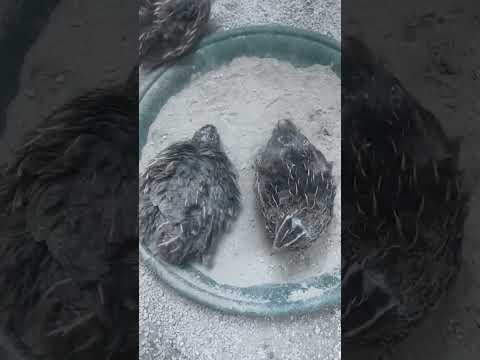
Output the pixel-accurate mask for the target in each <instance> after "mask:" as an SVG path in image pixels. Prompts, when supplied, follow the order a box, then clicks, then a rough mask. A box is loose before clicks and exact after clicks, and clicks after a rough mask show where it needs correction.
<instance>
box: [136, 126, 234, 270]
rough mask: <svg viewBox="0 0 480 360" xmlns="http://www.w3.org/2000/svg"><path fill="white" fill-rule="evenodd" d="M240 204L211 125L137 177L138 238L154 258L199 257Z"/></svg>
mask: <svg viewBox="0 0 480 360" xmlns="http://www.w3.org/2000/svg"><path fill="white" fill-rule="evenodd" d="M239 208H240V192H239V190H238V184H237V175H236V172H235V169H234V167H233V165H232V163H231V162H230V160H229V159H228V157H227V155H226V154H225V153H224V152H223V150H222V149H221V143H220V137H219V135H218V133H217V130H216V128H215V127H214V126H211V125H207V126H204V127H202V128H201V129H200V130H198V131H197V132H196V133H195V135H194V136H193V138H192V139H190V140H186V141H181V142H177V143H174V144H172V145H170V146H168V147H167V148H166V149H164V150H163V151H161V152H160V153H159V154H158V155H157V156H156V157H155V158H154V160H153V161H152V162H151V163H150V164H149V165H148V166H147V167H146V169H145V171H144V173H143V174H142V175H141V180H140V213H139V216H140V240H141V241H142V243H143V244H144V245H145V246H146V247H147V248H148V249H149V250H150V251H151V253H152V254H153V255H154V256H156V257H157V258H158V259H160V260H163V261H166V262H168V263H171V264H176V265H182V264H184V263H186V262H187V261H190V260H194V259H199V258H202V257H203V256H204V255H206V254H207V252H208V251H209V250H210V248H211V247H212V244H213V243H214V241H215V240H216V239H217V238H218V237H219V236H220V235H221V234H222V233H223V232H224V231H225V230H226V229H227V226H228V225H229V223H230V222H231V221H232V220H233V219H234V218H235V217H236V215H237V214H238V211H239Z"/></svg>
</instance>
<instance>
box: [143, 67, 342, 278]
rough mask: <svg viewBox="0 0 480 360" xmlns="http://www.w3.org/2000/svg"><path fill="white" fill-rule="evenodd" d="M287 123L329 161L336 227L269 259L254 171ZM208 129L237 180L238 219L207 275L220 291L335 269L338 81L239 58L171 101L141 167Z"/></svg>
mask: <svg viewBox="0 0 480 360" xmlns="http://www.w3.org/2000/svg"><path fill="white" fill-rule="evenodd" d="M283 118H289V119H291V120H292V121H293V122H294V123H295V124H296V125H297V126H298V127H299V128H300V129H301V131H302V132H303V133H304V134H305V135H306V136H307V137H308V138H309V139H310V141H311V142H312V143H313V144H314V145H315V146H316V147H317V148H318V149H320V150H321V151H322V152H323V153H324V155H325V156H326V158H327V160H329V161H333V162H334V168H333V173H334V177H335V180H336V184H337V196H336V198H335V207H334V214H335V215H334V219H333V221H332V223H331V224H330V227H329V228H328V231H326V232H325V233H324V234H323V235H322V236H321V237H320V239H319V240H318V241H317V242H316V243H315V245H314V246H313V247H312V248H311V249H309V250H308V251H307V252H306V253H305V254H303V253H299V252H288V253H283V254H278V255H274V256H271V255H270V248H271V243H270V242H269V241H268V239H267V238H266V236H265V233H264V225H263V220H262V219H261V218H260V216H259V215H258V211H257V209H256V206H255V196H254V192H253V176H254V171H253V164H254V159H255V157H256V155H257V153H258V151H259V150H260V149H261V148H262V147H263V146H264V145H265V144H266V142H267V140H268V138H269V137H270V135H271V132H272V130H273V128H274V126H275V125H276V123H277V121H278V120H280V119H283ZM205 124H213V125H215V126H216V127H217V129H218V131H219V134H220V136H221V139H222V143H223V146H224V149H225V151H226V153H227V155H228V156H229V157H230V159H231V160H232V162H233V164H234V165H235V167H236V168H237V171H238V173H239V184H240V190H241V193H242V207H243V209H242V212H241V214H240V217H239V218H238V219H237V221H236V222H235V223H234V224H233V226H232V229H231V231H230V232H229V233H228V234H226V235H225V236H224V237H223V238H222V239H221V240H220V242H219V246H218V248H217V249H216V253H215V256H214V258H213V266H212V267H211V268H209V269H207V268H204V267H201V266H200V265H198V267H199V268H200V269H201V270H202V271H203V272H205V273H208V274H209V276H211V277H212V278H214V279H215V280H217V281H218V282H221V283H226V284H230V285H237V286H249V285H255V284H262V283H272V282H273V283H276V282H290V281H300V280H303V279H306V278H308V277H311V276H312V275H318V274H321V273H327V272H332V271H338V267H339V266H340V200H341V193H340V136H341V126H340V80H339V79H338V77H337V76H336V75H335V74H334V73H333V71H332V70H331V68H330V67H326V66H320V65H315V66H311V67H308V68H303V69H297V68H294V67H293V66H292V65H291V64H288V63H284V62H280V61H278V60H276V59H258V58H238V59H235V60H234V61H233V62H232V63H231V64H228V65H226V66H224V67H222V68H220V69H218V70H215V71H212V72H210V73H207V74H205V75H203V76H201V77H200V78H195V79H193V80H192V82H191V83H190V85H189V86H188V87H187V88H185V89H183V90H182V91H181V92H180V93H179V94H177V95H175V96H174V97H172V98H171V99H170V100H169V101H168V102H167V103H166V104H165V106H164V107H163V109H162V111H161V112H160V114H159V116H158V118H157V119H156V120H155V122H154V123H153V124H152V126H151V128H150V133H149V136H148V140H147V145H146V146H145V148H144V151H143V153H142V159H141V167H143V165H144V164H145V163H146V162H147V161H148V160H149V159H151V157H152V156H154V155H155V154H156V153H157V152H158V151H160V150H161V149H163V148H165V147H166V146H168V145H169V144H171V143H172V142H175V141H178V140H180V139H185V138H190V137H191V136H192V135H193V133H194V132H195V131H196V130H197V129H199V128H200V127H201V126H203V125H205Z"/></svg>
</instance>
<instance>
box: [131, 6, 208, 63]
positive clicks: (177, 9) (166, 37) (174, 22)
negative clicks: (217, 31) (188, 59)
mask: <svg viewBox="0 0 480 360" xmlns="http://www.w3.org/2000/svg"><path fill="white" fill-rule="evenodd" d="M210 11H211V0H142V1H141V2H140V7H139V17H140V33H139V53H140V59H141V61H144V60H145V59H148V58H152V59H153V61H154V62H155V64H157V65H163V64H166V63H169V62H170V61H172V60H174V59H178V58H179V57H181V56H182V55H184V54H186V53H187V52H188V51H190V50H191V49H192V48H193V47H194V46H195V45H196V44H197V43H198V41H199V40H200V39H201V37H202V36H203V35H204V34H205V32H206V31H207V29H208V21H209V19H210ZM150 55H151V56H150Z"/></svg>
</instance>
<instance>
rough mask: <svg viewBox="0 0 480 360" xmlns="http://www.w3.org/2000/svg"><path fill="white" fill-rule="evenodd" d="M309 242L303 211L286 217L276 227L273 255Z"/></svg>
mask: <svg viewBox="0 0 480 360" xmlns="http://www.w3.org/2000/svg"><path fill="white" fill-rule="evenodd" d="M304 242H307V243H308V242H309V231H308V230H307V227H306V226H305V221H304V219H303V217H302V212H301V211H296V212H293V213H290V214H287V215H285V216H284V217H283V218H282V219H281V220H280V222H279V223H278V224H277V225H276V229H275V235H274V240H273V248H272V253H277V252H279V251H281V250H284V249H290V248H295V247H297V246H298V245H299V244H300V243H304Z"/></svg>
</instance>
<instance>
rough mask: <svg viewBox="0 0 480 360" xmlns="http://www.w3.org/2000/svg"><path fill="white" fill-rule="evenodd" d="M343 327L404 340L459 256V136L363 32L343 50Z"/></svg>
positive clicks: (368, 337) (462, 200)
mask: <svg viewBox="0 0 480 360" xmlns="http://www.w3.org/2000/svg"><path fill="white" fill-rule="evenodd" d="M342 69H344V70H345V72H344V74H345V75H344V76H343V77H342V134H343V139H342V184H343V188H342V190H343V191H342V193H343V196H342V204H343V205H342V336H343V339H344V341H351V342H356V343H361V344H381V343H382V344H393V343H396V342H398V341H401V340H402V339H403V338H405V337H406V336H407V335H408V334H409V331H410V329H411V328H412V327H413V326H415V324H417V323H418V321H420V320H421V319H423V318H424V316H425V315H426V314H427V313H428V312H429V311H430V310H431V309H432V308H433V307H434V306H435V305H436V304H438V301H439V300H440V299H441V298H442V296H443V295H444V294H445V293H446V292H447V290H448V289H449V288H450V286H451V285H452V283H453V281H454V280H455V278H456V276H457V274H458V271H459V268H460V264H461V258H462V254H461V250H462V239H463V224H464V221H465V218H466V214H467V210H468V208H467V200H468V194H467V193H466V191H465V189H464V187H463V185H462V173H461V171H460V170H459V167H458V142H456V141H453V140H451V139H449V138H448V137H447V136H446V135H445V133H444V132H443V130H442V127H441V125H440V123H439V122H438V120H437V119H436V118H435V117H434V115H433V114H432V113H430V112H429V111H427V110H426V109H425V108H423V107H422V106H421V105H420V104H419V102H418V101H417V100H416V99H415V98H414V97H413V96H412V95H410V94H409V93H408V92H407V91H406V90H405V88H404V87H403V86H402V85H401V84H400V82H399V81H398V80H397V79H396V78H395V77H394V76H393V75H392V74H391V73H390V72H388V71H387V70H386V69H385V68H384V67H383V66H382V65H381V64H380V63H379V61H377V59H375V58H374V56H373V54H372V53H371V52H370V50H369V49H368V48H367V47H366V46H365V45H364V44H363V43H362V42H360V41H359V40H357V39H354V38H346V39H345V40H344V42H343V49H342Z"/></svg>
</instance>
